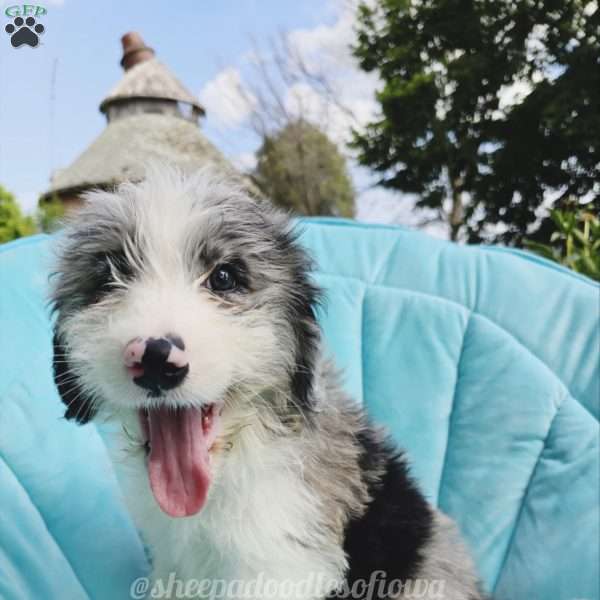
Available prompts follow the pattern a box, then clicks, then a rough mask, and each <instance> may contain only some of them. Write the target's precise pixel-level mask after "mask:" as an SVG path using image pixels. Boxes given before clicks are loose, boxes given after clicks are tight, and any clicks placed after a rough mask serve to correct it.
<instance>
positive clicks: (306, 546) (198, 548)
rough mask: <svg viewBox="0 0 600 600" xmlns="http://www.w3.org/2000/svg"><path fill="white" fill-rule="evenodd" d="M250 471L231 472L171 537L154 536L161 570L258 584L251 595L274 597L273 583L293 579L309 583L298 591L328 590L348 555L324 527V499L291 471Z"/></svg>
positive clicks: (189, 576) (312, 595)
mask: <svg viewBox="0 0 600 600" xmlns="http://www.w3.org/2000/svg"><path fill="white" fill-rule="evenodd" d="M247 475H248V476H247V477H241V478H239V477H238V478H236V479H235V480H232V479H229V477H228V476H227V475H225V476H224V477H223V478H222V480H221V482H220V483H219V484H218V486H215V490H214V494H213V495H212V497H211V499H210V501H209V503H208V505H207V506H206V508H205V510H204V511H202V513H200V514H199V515H198V516H197V517H195V518H194V519H190V520H189V523H175V525H176V527H175V528H174V529H173V530H172V531H170V532H169V536H168V538H167V539H168V543H166V544H165V541H166V540H165V537H164V536H163V537H162V541H161V540H158V539H157V541H156V543H152V542H151V545H152V546H154V556H155V567H156V573H155V574H156V576H158V577H165V574H166V575H167V576H168V573H169V572H171V571H174V572H176V573H177V576H178V577H179V578H181V579H186V580H189V579H195V580H199V581H203V580H211V581H215V582H216V581H222V582H224V583H223V584H220V585H225V584H231V583H232V582H238V581H239V582H242V583H240V584H239V585H246V586H254V587H250V588H249V589H250V590H251V591H249V592H248V591H247V592H246V593H247V595H246V596H245V597H251V598H263V597H267V596H268V595H269V592H268V589H267V588H266V586H268V585H271V586H273V585H282V583H283V582H294V583H295V584H297V585H300V584H301V585H303V587H302V588H299V589H302V592H301V593H300V594H299V595H298V596H297V597H298V598H306V599H309V598H318V597H322V596H323V595H324V594H319V593H317V592H318V591H319V590H320V589H321V587H319V586H323V585H325V586H326V585H327V584H326V582H328V581H333V580H335V581H339V580H340V579H341V577H342V575H343V572H344V569H345V566H346V561H345V557H344V553H343V550H342V548H341V546H340V543H339V540H338V539H335V538H334V537H331V536H330V535H329V534H328V528H327V527H325V521H326V516H325V515H324V514H322V508H321V506H322V503H321V501H320V499H319V498H317V497H316V496H315V495H314V493H313V492H312V490H310V489H309V488H308V487H307V486H306V483H305V482H304V481H303V479H302V478H301V477H297V476H294V475H293V471H290V470H286V469H281V470H279V471H273V470H272V469H269V470H268V472H266V473H260V472H256V471H255V472H253V473H249V474H248V473H247ZM186 521H187V520H186ZM148 525H150V526H151V523H147V524H146V527H145V528H147V527H148ZM147 533H148V534H150V532H149V531H148V532H147ZM157 533H158V532H157ZM150 537H154V536H152V534H150V535H148V538H150ZM269 582H272V583H269ZM215 585H217V584H216V583H215ZM265 590H266V591H265Z"/></svg>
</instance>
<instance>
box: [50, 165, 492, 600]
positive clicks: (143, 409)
mask: <svg viewBox="0 0 600 600" xmlns="http://www.w3.org/2000/svg"><path fill="white" fill-rule="evenodd" d="M310 267H311V265H310V262H309V260H308V258H307V256H306V254H305V252H304V251H303V250H302V249H301V247H300V246H299V244H298V243H297V241H296V236H295V234H294V232H293V228H292V226H291V225H290V222H289V220H288V218H287V216H286V215H284V214H283V213H281V212H279V211H278V210H275V209H274V208H273V207H271V206H270V205H268V204H267V203H262V202H260V201H257V200H255V199H253V198H251V197H250V196H249V195H248V194H247V193H246V192H245V191H244V188H243V186H241V185H238V184H236V183H232V182H231V178H227V177H223V176H218V175H216V174H215V173H214V172H212V171H205V172H200V173H199V174H197V175H194V176H184V175H182V174H180V173H179V172H177V171H176V170H174V169H172V168H170V167H167V166H160V167H157V166H155V167H154V168H152V169H150V170H149V172H148V174H147V177H146V179H145V180H144V181H143V182H141V183H139V184H125V185H121V186H120V187H119V188H118V189H117V190H116V191H115V192H114V193H110V192H101V191H98V192H94V193H91V194H90V195H88V197H87V199H86V204H85V207H84V208H83V209H82V210H81V211H80V212H79V213H78V214H77V215H76V216H75V217H74V219H73V220H72V222H71V223H70V224H69V225H68V226H67V227H66V230H65V232H64V235H63V236H62V240H61V241H60V249H59V259H58V263H57V269H56V273H55V274H54V277H53V283H54V284H53V292H52V300H53V304H54V309H55V313H56V325H55V335H54V375H55V381H56V385H57V387H58V391H59V393H60V396H61V397H62V400H63V401H64V403H65V405H66V417H67V419H72V420H74V421H76V422H77V423H80V424H84V423H87V422H88V421H91V420H100V421H103V422H106V421H109V422H116V423H117V424H118V427H115V428H114V429H118V430H119V431H122V434H121V437H120V438H119V439H120V441H119V442H118V443H117V444H115V446H116V448H115V450H114V452H115V453H116V457H115V461H116V463H117V467H118V471H119V473H120V478H121V480H122V481H121V483H122V486H123V491H124V496H125V498H126V501H127V502H128V504H129V507H130V510H131V513H132V515H133V517H134V519H135V521H136V523H137V525H138V527H139V529H140V531H141V533H142V535H143V538H144V540H145V543H146V544H147V547H148V548H149V552H150V555H151V560H152V564H153V577H154V579H155V580H156V585H158V584H160V583H161V581H162V582H163V584H164V582H165V581H167V580H168V578H169V576H170V574H172V573H175V575H176V577H177V580H178V581H182V582H185V581H186V580H195V581H197V582H200V583H202V582H205V581H215V580H220V581H221V582H223V581H224V582H234V581H236V582H245V583H246V584H250V583H252V584H254V587H253V588H251V589H252V591H248V590H246V595H245V596H244V597H246V598H248V597H252V598H265V597H270V598H283V597H286V595H287V594H288V593H289V594H290V595H291V597H295V598H306V599H308V598H313V599H317V598H329V597H335V596H336V594H338V596H341V595H343V594H350V595H351V597H354V598H360V597H367V595H369V594H370V595H369V597H370V598H391V597H396V598H411V597H418V596H416V595H415V594H416V592H415V589H416V586H417V585H419V586H420V589H421V590H423V589H424V587H423V586H424V585H429V586H430V587H429V596H427V595H422V596H420V597H433V598H445V599H447V600H476V599H480V598H481V597H482V596H481V593H480V591H479V586H478V582H477V577H476V575H475V572H474V569H473V564H472V561H471V560H470V558H469V556H468V554H467V553H466V552H465V550H464V547H463V545H462V543H461V541H460V540H459V539H458V536H457V534H456V530H455V527H454V526H453V524H452V523H451V522H450V521H449V519H447V518H446V517H444V516H443V515H441V514H440V513H439V512H437V511H436V510H435V509H434V508H432V507H431V506H430V505H429V504H428V503H427V501H426V500H425V499H424V497H423V495H422V494H421V493H420V491H419V490H418V488H417V486H416V485H415V483H414V481H413V480H412V479H411V477H410V475H409V473H408V471H407V465H406V462H405V459H404V458H403V457H402V455H401V453H399V452H398V450H396V449H395V448H394V447H393V446H392V445H391V444H390V443H389V442H388V441H387V440H386V439H385V437H384V436H382V435H381V434H380V432H379V431H378V430H377V429H375V428H374V427H373V426H371V425H370V424H369V422H368V420H367V418H366V417H365V415H364V413H363V411H362V410H361V409H360V408H359V407H358V406H357V405H356V404H355V403H353V402H352V400H351V399H349V398H348V397H347V396H346V395H345V394H344V392H343V391H342V388H341V387H340V384H339V383H338V379H337V377H336V373H335V370H334V367H333V365H332V363H331V362H329V360H328V359H327V358H326V357H325V356H323V352H322V348H321V340H320V334H319V328H318V326H317V323H316V320H315V313H314V308H315V304H316V303H317V302H318V300H319V290H318V289H317V288H316V286H315V284H314V283H313V282H312V281H311V278H310ZM328 310H335V307H333V306H329V307H328ZM123 450H126V451H125V452H123ZM266 582H268V585H267V583H266ZM284 582H287V583H286V586H287V587H285V588H284V587H282V588H281V590H278V591H275V592H273V589H274V588H273V586H274V585H275V586H276V585H277V584H282V586H283V583H284ZM369 582H371V587H369ZM294 585H296V587H295V588H294V587H293V586H294ZM261 586H262V587H261ZM203 589H204V590H205V592H204V593H206V588H203ZM238 589H239V588H238ZM292 589H293V591H292V592H290V591H289V590H292ZM194 590H195V591H194V593H195V594H201V593H202V589H200V591H198V589H197V588H194ZM266 590H268V591H266ZM285 590H287V591H285ZM299 590H300V591H299ZM190 593H191V592H190ZM221 593H222V592H221ZM192 595H193V594H192ZM198 597H200V596H198ZM203 597H206V596H203Z"/></svg>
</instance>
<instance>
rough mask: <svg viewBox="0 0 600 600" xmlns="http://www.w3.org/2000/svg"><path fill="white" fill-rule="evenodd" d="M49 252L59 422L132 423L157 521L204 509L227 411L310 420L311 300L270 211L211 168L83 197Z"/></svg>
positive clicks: (288, 239) (282, 228)
mask: <svg viewBox="0 0 600 600" xmlns="http://www.w3.org/2000/svg"><path fill="white" fill-rule="evenodd" d="M59 252H60V254H59V260H58V268H57V272H56V275H55V277H54V279H53V283H54V285H53V296H52V298H53V302H54V308H55V311H56V317H57V319H56V325H55V334H54V374H55V382H56V385H57V387H58V390H59V393H60V395H61V397H62V400H63V401H64V403H65V404H66V417H67V418H68V419H74V420H75V421H77V422H79V423H86V422H87V421H89V420H90V419H92V418H94V417H95V416H96V415H98V416H105V417H107V418H117V419H120V420H122V421H123V422H127V423H131V422H132V419H135V422H136V423H137V425H138V431H139V434H140V436H141V439H142V443H146V448H147V452H148V458H147V468H148V472H149V478H150V485H151V488H152V491H153V493H154V496H155V497H156V500H157V501H158V503H159V505H160V506H161V508H162V509H163V510H164V511H165V512H167V513H168V514H171V515H173V516H184V515H190V514H193V513H195V512H197V511H198V510H200V508H201V507H202V506H203V504H204V502H205V499H206V496H207V491H208V488H209V484H210V481H211V477H212V472H211V469H212V467H211V463H212V453H213V451H214V450H215V448H218V447H219V440H220V439H221V438H222V437H223V436H225V434H226V433H227V432H228V431H229V430H228V427H229V428H230V429H231V427H232V423H229V425H228V418H229V416H230V415H231V416H233V415H235V414H238V415H239V414H240V413H243V412H244V410H245V411H246V412H248V411H249V410H250V412H251V409H253V408H256V410H257V411H259V410H269V411H271V413H272V414H278V412H277V411H280V412H279V414H283V413H285V411H288V413H289V412H293V411H299V412H302V413H309V412H310V410H311V396H312V372H313V365H314V361H315V359H316V353H317V351H318V329H317V326H316V323H315V318H314V314H313V305H314V302H315V300H316V295H317V290H316V289H315V287H314V286H313V285H312V284H311V282H310V279H309V275H308V269H309V263H308V261H307V258H306V256H305V254H304V253H303V251H302V250H301V249H300V248H299V247H298V245H297V244H296V241H295V239H294V235H293V233H292V232H291V230H290V225H289V223H288V220H287V218H286V217H285V216H284V215H282V214H281V213H280V212H278V211H275V210H274V209H273V208H272V207H270V206H268V205H266V204H262V203H258V202H255V201H254V200H252V199H251V198H249V197H248V196H247V195H246V194H245V193H244V191H243V190H242V189H241V188H240V187H238V186H236V185H232V184H230V183H227V182H226V181H224V180H223V179H222V178H221V179H219V178H218V177H217V176H215V175H214V174H212V173H210V172H203V173H200V174H198V175H196V176H192V177H184V176H182V175H180V174H178V173H177V172H176V171H174V170H172V169H170V168H167V167H165V168H156V167H155V168H154V169H152V170H150V171H149V172H148V175H147V177H146V179H145V180H144V181H143V182H142V183H140V184H125V185H122V186H120V187H119V188H118V190H117V191H116V192H115V193H105V192H95V193H92V194H91V195H89V196H88V198H87V202H86V206H85V207H84V208H83V209H82V210H81V211H80V212H79V213H78V214H77V216H76V217H75V218H74V220H73V221H72V223H71V224H70V226H68V227H67V230H66V232H65V234H64V238H63V241H62V243H61V246H60V251H59ZM266 399H269V400H266ZM269 403H271V406H266V405H268V404H269ZM253 405H256V406H253ZM304 416H306V415H304ZM232 418H233V417H232ZM229 433H230V434H231V432H229Z"/></svg>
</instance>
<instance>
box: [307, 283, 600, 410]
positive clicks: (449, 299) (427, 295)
mask: <svg viewBox="0 0 600 600" xmlns="http://www.w3.org/2000/svg"><path fill="white" fill-rule="evenodd" d="M316 273H317V275H319V276H321V277H332V278H334V279H350V280H352V281H360V282H361V283H362V284H363V285H368V286H369V287H379V288H383V289H388V290H398V291H402V292H408V293H410V294H414V295H415V296H423V297H425V298H432V299H435V300H441V301H444V302H448V304H451V305H453V306H456V307H457V308H460V309H462V310H465V311H468V312H469V314H470V315H471V316H472V315H475V316H477V317H481V318H482V319H483V320H485V321H487V322H488V323H491V324H492V325H494V327H497V328H498V329H500V330H501V331H503V332H505V333H506V335H508V336H509V337H510V338H511V339H512V340H514V341H515V343H516V344H518V346H519V347H520V348H522V349H523V350H525V352H527V353H528V354H529V355H530V356H532V357H533V358H535V359H536V360H537V361H538V362H539V363H540V364H542V365H543V366H544V367H545V368H546V370H547V371H548V372H549V373H551V374H552V375H553V376H554V377H555V378H556V379H557V380H558V381H560V383H561V384H562V385H563V387H564V388H565V389H566V390H567V392H568V395H570V396H571V397H572V398H573V399H574V400H575V401H576V402H577V403H578V404H579V405H580V406H581V407H582V408H583V409H584V410H585V411H586V412H587V413H588V414H589V415H590V416H591V417H592V418H593V419H594V420H595V421H600V418H599V417H596V415H594V414H593V413H592V412H591V410H590V409H589V408H588V407H587V406H586V405H585V404H584V403H583V402H581V401H580V400H579V399H578V397H577V395H576V394H573V393H572V391H571V390H570V388H569V387H568V386H567V384H566V383H565V382H564V381H563V380H562V378H561V377H559V375H558V373H556V372H555V371H553V370H552V368H551V367H550V366H549V365H548V364H547V363H546V362H545V361H543V360H542V359H541V358H540V357H539V356H538V355H537V354H535V353H534V352H533V350H532V349H531V348H529V347H528V346H526V345H525V344H524V343H523V342H522V341H521V340H519V338H518V337H516V336H515V335H514V334H513V333H512V332H511V331H508V329H506V328H504V327H503V326H502V325H500V324H499V323H496V321H494V320H493V319H491V318H490V317H488V316H487V315H484V314H482V313H480V312H477V311H475V310H472V309H471V308H469V307H468V306H466V305H465V304H461V303H460V302H456V300H452V299H451V298H447V297H446V296H436V295H435V294H428V293H427V292H421V291H417V290H411V289H409V288H403V287H396V286H392V285H385V284H382V283H371V282H366V281H365V280H364V279H360V278H359V277H350V276H348V275H336V274H335V273H327V272H325V271H317V272H316Z"/></svg>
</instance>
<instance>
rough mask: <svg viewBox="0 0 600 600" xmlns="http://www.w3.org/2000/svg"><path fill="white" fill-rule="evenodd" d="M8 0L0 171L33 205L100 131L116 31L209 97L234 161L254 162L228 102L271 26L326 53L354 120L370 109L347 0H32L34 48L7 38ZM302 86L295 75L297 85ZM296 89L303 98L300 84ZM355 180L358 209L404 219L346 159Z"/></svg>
mask: <svg viewBox="0 0 600 600" xmlns="http://www.w3.org/2000/svg"><path fill="white" fill-rule="evenodd" d="M14 4H15V3H14V2H13V1H6V0H0V6H1V7H2V12H1V14H0V23H1V27H0V183H1V184H2V185H4V186H5V187H6V188H8V189H9V190H10V191H12V192H13V193H15V194H16V196H17V197H18V199H19V201H20V203H21V204H22V206H23V207H24V208H25V209H26V210H27V211H31V210H32V209H33V208H34V206H35V203H36V201H37V197H38V195H39V194H40V193H41V192H43V191H44V190H45V189H46V187H47V185H48V182H49V177H50V174H51V172H52V171H53V170H54V169H57V168H61V167H65V166H67V165H68V164H70V163H71V162H72V161H73V160H74V159H75V158H76V156H77V155H78V154H79V153H80V152H81V151H82V150H83V149H84V148H85V147H86V146H87V145H88V144H89V143H90V142H91V141H92V140H93V139H94V138H95V137H96V136H97V135H98V134H99V133H100V132H101V131H102V129H103V128H104V126H105V119H104V116H103V115H102V114H101V113H100V112H99V111H98V105H99V103H100V101H101V100H102V99H103V98H104V96H106V94H107V93H108V92H109V90H110V89H111V88H112V87H113V86H114V85H115V83H116V82H117V81H119V79H120V77H121V76H122V70H121V67H120V65H119V60H120V58H121V45H120V38H121V36H122V35H123V34H124V33H125V32H127V31H131V30H135V31H139V32H140V33H141V34H142V36H143V37H144V39H145V41H146V43H147V44H148V45H150V46H152V47H153V48H154V49H155V51H156V54H157V57H158V58H159V59H160V60H161V61H162V62H164V63H165V64H167V65H168V66H169V67H170V68H171V69H172V71H173V72H174V73H175V74H176V75H177V77H178V78H179V79H180V80H181V81H182V82H183V83H184V84H185V85H186V87H187V88H188V89H189V90H190V91H191V92H192V93H194V94H197V95H199V97H200V99H201V101H202V102H203V104H204V105H205V107H206V109H207V118H206V119H205V120H204V121H203V123H202V129H203V131H204V133H205V134H206V135H207V137H209V139H211V141H213V143H215V144H216V145H217V146H218V147H219V148H220V149H221V151H223V152H224V153H225V154H226V155H227V156H228V157H229V158H230V159H232V160H233V161H234V162H235V163H236V164H238V165H240V166H246V167H249V166H251V164H252V153H253V151H254V150H255V149H256V145H257V143H258V140H257V138H256V136H255V135H253V134H252V133H251V131H250V129H249V127H248V126H247V123H245V118H246V117H247V107H244V106H241V105H240V103H239V102H236V97H235V96H236V90H235V89H234V88H235V86H236V85H237V84H239V83H240V82H241V83H244V81H245V80H247V79H248V78H252V76H253V73H255V70H254V71H253V70H252V68H250V67H251V65H249V62H250V61H251V57H252V55H253V52H254V50H255V47H254V44H255V43H258V44H259V45H263V46H264V47H265V48H266V47H268V40H270V39H273V38H275V37H276V36H279V35H284V36H286V38H287V39H290V40H293V41H294V43H295V44H297V45H298V47H299V48H300V49H301V50H302V52H303V56H305V57H307V58H308V59H309V60H311V61H313V62H314V63H315V64H317V63H319V64H321V63H322V64H329V65H330V68H331V70H332V72H335V74H336V77H337V78H338V81H337V84H339V89H340V93H341V94H342V95H343V96H347V98H346V97H344V100H346V99H347V100H348V103H349V105H350V106H351V107H352V109H353V110H354V111H355V113H356V114H357V115H358V118H359V119H362V121H363V122H365V121H367V120H368V119H369V118H370V117H371V116H372V115H373V114H374V111H375V110H376V105H375V103H374V101H373V94H374V91H375V87H376V81H375V80H374V79H373V77H367V76H366V75H365V74H363V73H361V72H359V71H358V69H356V67H355V66H354V64H353V62H352V58H351V55H350V52H349V50H348V44H349V42H350V41H351V40H352V35H353V32H352V28H353V15H354V11H353V10H352V8H351V3H349V0H325V1H324V0H302V1H301V2H297V1H293V0H279V1H277V0H221V1H217V0H182V1H180V2H177V3H174V2H147V1H146V2H143V1H141V0H127V1H126V2H114V1H112V2H91V1H88V2H83V1H82V0H52V1H50V2H48V1H47V2H45V3H41V4H42V6H44V7H45V8H46V9H47V11H48V12H47V15H45V16H43V17H42V18H41V19H40V21H41V22H42V23H43V24H44V26H45V28H46V31H45V33H44V34H43V36H42V37H41V40H42V43H41V44H40V46H38V47H37V48H30V47H28V46H21V47H20V48H17V49H15V48H13V47H12V46H11V45H10V42H9V36H8V35H7V34H6V33H5V31H4V27H5V25H6V24H7V23H9V22H10V19H9V17H7V16H6V15H5V9H6V7H7V6H12V5H14ZM300 88H301V86H300ZM300 88H299V89H298V90H287V92H286V93H287V94H288V96H289V97H290V102H291V101H292V100H293V98H294V97H295V96H294V94H293V93H292V92H294V93H297V94H298V95H299V97H302V98H303V100H306V102H307V105H310V106H313V105H314V103H315V99H314V98H312V97H311V96H310V93H308V94H307V91H306V90H304V89H300ZM328 122H331V124H332V128H333V129H332V132H330V133H331V134H332V137H333V138H334V139H335V140H336V141H337V142H338V143H340V144H341V145H342V146H343V144H344V142H345V140H346V139H347V134H348V131H349V123H347V122H346V121H344V118H342V116H341V115H339V114H337V115H335V114H334V115H333V117H332V118H331V119H329V118H328ZM351 173H352V176H353V179H354V182H355V186H356V188H357V190H358V192H359V196H360V198H359V217H361V218H364V219H367V220H372V221H395V222H405V223H406V222H410V221H411V216H410V211H409V206H408V203H407V202H402V201H400V198H399V196H398V195H392V194H390V193H389V192H386V191H383V190H381V189H378V188H375V189H371V182H372V177H370V176H369V174H368V173H367V172H366V171H364V170H362V171H361V170H360V169H358V168H356V167H355V166H353V165H352V163H351Z"/></svg>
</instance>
